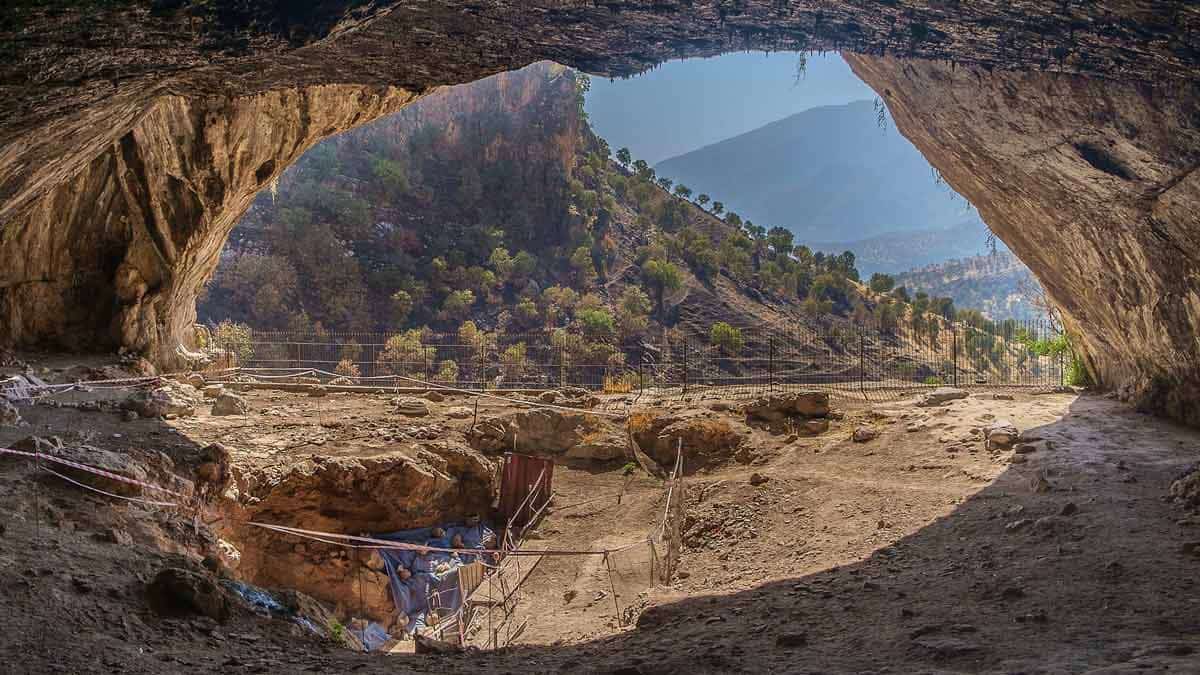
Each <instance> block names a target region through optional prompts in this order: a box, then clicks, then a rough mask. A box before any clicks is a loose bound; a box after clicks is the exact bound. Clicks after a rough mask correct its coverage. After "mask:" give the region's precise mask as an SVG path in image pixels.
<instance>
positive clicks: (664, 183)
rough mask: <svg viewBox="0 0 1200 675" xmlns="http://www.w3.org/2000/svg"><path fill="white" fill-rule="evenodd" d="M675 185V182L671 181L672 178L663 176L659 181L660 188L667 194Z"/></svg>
mask: <svg viewBox="0 0 1200 675" xmlns="http://www.w3.org/2000/svg"><path fill="white" fill-rule="evenodd" d="M674 184H675V181H673V180H671V179H670V178H667V177H666V176H663V177H662V178H659V179H658V186H659V187H660V188H662V189H664V190H666V191H667V192H670V191H671V186H672V185H674Z"/></svg>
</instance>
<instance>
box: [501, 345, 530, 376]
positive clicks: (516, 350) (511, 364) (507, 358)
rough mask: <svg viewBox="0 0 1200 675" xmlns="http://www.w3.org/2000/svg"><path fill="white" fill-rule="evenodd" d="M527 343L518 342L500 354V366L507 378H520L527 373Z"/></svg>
mask: <svg viewBox="0 0 1200 675" xmlns="http://www.w3.org/2000/svg"><path fill="white" fill-rule="evenodd" d="M525 351H526V350H525V343H524V342H518V343H516V344H514V345H512V346H510V347H509V348H508V349H505V350H504V353H502V354H501V355H500V366H501V368H502V369H503V371H504V377H505V379H512V380H516V379H520V378H521V377H522V376H523V375H524V374H525Z"/></svg>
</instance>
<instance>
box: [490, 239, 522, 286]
mask: <svg viewBox="0 0 1200 675" xmlns="http://www.w3.org/2000/svg"><path fill="white" fill-rule="evenodd" d="M488 264H489V265H491V266H492V269H493V270H495V271H496V276H497V277H498V278H499V279H500V281H501V282H502V283H508V280H509V279H510V278H511V277H512V274H513V269H514V268H515V267H516V262H515V261H514V260H513V258H512V256H510V255H509V254H508V249H506V248H502V247H499V246H497V247H496V248H495V249H494V250H493V251H492V254H491V255H490V256H488Z"/></svg>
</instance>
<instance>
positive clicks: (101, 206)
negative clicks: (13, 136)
mask: <svg viewBox="0 0 1200 675" xmlns="http://www.w3.org/2000/svg"><path fill="white" fill-rule="evenodd" d="M413 98H414V96H413V95H412V94H410V93H408V92H406V91H404V90H401V89H396V88H390V87H362V86H351V85H322V86H314V87H309V88H305V89H283V90H277V91H272V92H269V93H265V94H259V95H255V96H247V97H238V98H225V97H191V98H188V97H182V96H168V97H163V98H160V99H158V100H157V101H155V102H154V104H153V105H151V106H150V107H149V109H148V110H147V111H146V112H145V114H143V115H142V116H141V117H140V119H139V120H138V121H137V123H136V124H135V125H134V127H133V128H132V129H131V130H130V131H128V132H127V133H125V134H124V135H122V136H120V137H119V138H117V139H116V140H115V141H113V142H112V143H110V144H108V145H107V146H106V147H104V148H103V150H102V151H101V152H100V154H99V155H98V156H96V157H95V158H94V159H92V160H91V161H90V162H89V163H88V164H87V165H86V166H84V167H83V169H82V170H80V171H79V172H78V173H76V174H75V175H73V176H71V177H70V178H68V179H65V180H63V181H62V182H61V183H59V184H58V185H57V186H55V187H54V188H53V189H52V190H50V191H49V192H48V194H46V195H45V196H44V197H42V198H41V199H38V200H35V201H33V202H32V203H31V204H30V205H29V206H27V207H26V208H24V209H22V210H20V211H18V212H17V213H15V214H13V217H12V218H11V219H10V220H8V221H7V222H6V223H5V224H4V228H3V230H2V231H0V260H3V261H4V264H3V265H2V266H0V316H4V317H5V321H3V322H2V323H0V343H10V344H12V343H15V344H24V345H38V346H41V347H51V346H57V347H62V348H67V349H115V348H117V347H123V348H126V349H131V350H135V351H139V352H145V353H147V354H149V355H151V356H152V358H155V359H156V360H157V361H159V362H160V363H166V364H170V363H171V362H173V360H174V358H175V349H176V347H177V346H178V345H179V344H181V342H182V341H183V337H184V336H185V335H186V333H187V332H188V329H189V328H190V326H191V324H192V323H193V322H194V320H195V300H196V296H197V294H198V293H199V291H200V290H201V287H202V286H203V284H204V283H205V282H206V281H207V280H208V278H209V277H210V276H211V274H212V272H213V270H214V269H215V268H216V265H217V262H218V260H219V256H220V253H221V248H222V246H224V244H225V240H226V238H227V237H228V234H229V231H230V229H232V228H233V226H234V225H235V224H236V223H237V219H238V218H239V217H240V216H241V214H242V213H243V212H244V211H245V210H246V208H248V207H249V205H250V203H251V201H252V200H253V198H254V196H255V195H256V194H257V193H258V191H259V190H260V189H262V188H263V187H264V186H266V185H267V184H268V183H270V182H271V181H272V180H273V179H274V178H275V177H276V176H277V175H278V174H279V173H280V172H281V171H283V169H284V168H286V167H287V166H288V165H289V164H290V163H292V162H293V161H295V160H296V159H297V158H298V157H299V156H300V155H301V154H302V153H303V152H304V151H305V150H307V149H308V148H309V147H310V146H312V145H313V144H314V143H316V142H317V141H319V140H321V139H323V138H325V137H327V136H329V135H331V134H334V133H337V132H340V131H343V130H345V129H348V128H351V127H353V126H355V125H357V124H360V123H362V122H365V121H368V120H370V119H374V118H376V117H378V116H380V115H383V114H385V113H388V112H392V111H394V110H397V109H398V108H400V107H401V106H402V105H404V104H405V103H407V102H409V101H411V100H413Z"/></svg>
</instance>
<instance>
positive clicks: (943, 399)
mask: <svg viewBox="0 0 1200 675" xmlns="http://www.w3.org/2000/svg"><path fill="white" fill-rule="evenodd" d="M966 397H967V391H966V390H965V389H956V388H954V387H938V388H937V389H934V390H933V391H931V392H929V393H927V394H925V395H924V396H922V397H921V398H919V399H917V406H919V407H922V408H931V407H934V406H939V405H945V404H947V403H949V402H950V401H956V400H958V399H961V398H966Z"/></svg>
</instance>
